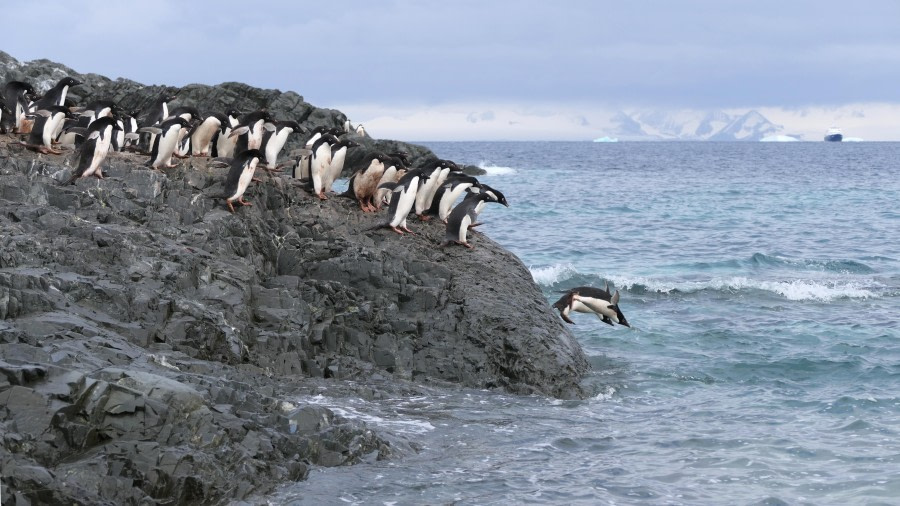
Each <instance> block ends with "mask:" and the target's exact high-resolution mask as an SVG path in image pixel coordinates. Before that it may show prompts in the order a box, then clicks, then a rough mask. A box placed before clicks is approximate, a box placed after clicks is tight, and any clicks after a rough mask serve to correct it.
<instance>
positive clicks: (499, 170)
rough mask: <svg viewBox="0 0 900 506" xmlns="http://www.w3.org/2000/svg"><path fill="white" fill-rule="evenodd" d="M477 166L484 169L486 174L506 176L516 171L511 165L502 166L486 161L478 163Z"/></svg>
mask: <svg viewBox="0 0 900 506" xmlns="http://www.w3.org/2000/svg"><path fill="white" fill-rule="evenodd" d="M478 168H480V169H482V170H484V171H485V172H486V173H487V175H488V176H508V175H510V174H515V173H516V172H518V171H517V170H516V169H514V168H512V167H502V166H499V165H493V164H489V163H487V162H481V163H479V164H478Z"/></svg>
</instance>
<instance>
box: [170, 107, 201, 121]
mask: <svg viewBox="0 0 900 506" xmlns="http://www.w3.org/2000/svg"><path fill="white" fill-rule="evenodd" d="M181 115H187V116H189V118H185V119H187V120H188V121H194V120H197V119H200V111H199V110H197V108H196V107H191V106H189V105H183V106H181V107H176V108H174V109H172V110H171V111H169V117H173V116H181Z"/></svg>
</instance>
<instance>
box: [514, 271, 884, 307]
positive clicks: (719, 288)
mask: <svg viewBox="0 0 900 506" xmlns="http://www.w3.org/2000/svg"><path fill="white" fill-rule="evenodd" d="M530 271H531V276H532V278H534V281H535V282H536V283H538V284H539V285H541V286H542V287H544V288H549V289H553V290H565V289H568V288H571V287H574V286H583V285H591V286H603V284H604V283H606V282H607V281H609V283H610V285H611V286H614V287H615V288H617V289H619V290H625V291H628V292H630V293H632V294H635V295H643V294H660V295H668V294H695V293H701V292H724V293H730V294H736V293H742V292H748V291H754V290H758V291H763V292H769V293H773V294H776V295H778V296H780V297H783V298H785V299H787V300H792V301H820V302H829V301H834V300H840V299H869V298H880V297H884V296H889V295H890V293H889V292H890V290H888V288H887V287H885V286H884V285H882V284H881V283H879V282H878V281H875V280H873V279H862V280H835V279H830V280H829V279H823V280H814V279H784V280H778V279H776V280H769V279H754V278H750V277H747V276H722V277H713V278H709V279H703V280H683V279H664V278H655V277H649V276H617V275H609V276H601V275H597V274H585V273H581V272H578V270H577V269H576V268H575V266H574V265H572V264H571V263H563V264H554V265H549V266H540V267H531V268H530Z"/></svg>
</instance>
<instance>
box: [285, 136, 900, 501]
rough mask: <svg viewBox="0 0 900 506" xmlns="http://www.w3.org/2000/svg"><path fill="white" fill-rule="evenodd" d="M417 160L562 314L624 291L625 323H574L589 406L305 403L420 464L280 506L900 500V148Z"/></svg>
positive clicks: (489, 147)
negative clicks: (587, 366) (473, 193)
mask: <svg viewBox="0 0 900 506" xmlns="http://www.w3.org/2000/svg"><path fill="white" fill-rule="evenodd" d="M423 144H425V145H427V146H428V147H430V148H431V149H432V150H434V152H435V153H436V154H437V155H438V156H441V157H443V158H449V159H452V160H454V161H457V162H458V163H466V164H473V165H479V166H481V167H483V168H485V169H486V170H487V172H488V173H487V175H485V176H481V177H480V179H481V180H482V181H484V182H487V183H488V184H490V185H491V186H493V187H495V188H498V189H499V190H501V191H502V192H504V194H505V195H506V197H507V199H508V200H509V202H510V206H511V207H510V208H508V209H507V208H504V207H502V206H499V205H495V206H490V205H489V206H488V207H487V208H486V210H485V211H484V213H483V214H482V215H481V221H483V222H484V223H485V224H484V225H483V226H482V227H480V229H479V230H480V231H481V232H482V233H485V234H487V235H488V236H489V237H491V238H492V239H494V240H496V241H498V242H499V243H501V244H502V245H504V246H505V247H506V248H508V249H509V250H511V251H513V252H514V253H516V254H517V255H518V256H519V257H520V258H521V259H522V260H523V262H524V263H525V264H526V265H528V266H529V268H530V270H531V273H532V275H533V277H534V279H535V281H536V282H537V283H538V284H539V285H540V287H541V288H542V289H543V292H544V295H545V297H546V299H547V301H548V304H550V303H552V302H553V301H554V300H556V299H557V298H558V297H559V293H558V291H560V290H565V289H567V288H570V287H574V286H580V285H593V286H601V287H602V286H604V285H605V284H606V283H607V282H609V284H610V286H611V287H613V288H614V289H617V290H619V291H620V293H621V299H620V302H619V306H620V308H621V309H622V311H623V313H624V314H625V316H626V317H627V318H628V321H629V322H630V323H631V325H632V328H626V327H622V326H616V327H611V326H608V325H606V324H604V323H602V322H601V321H600V320H599V319H598V318H596V317H594V316H590V315H585V314H574V316H573V320H574V321H575V322H576V325H573V326H571V330H572V332H573V333H574V334H575V336H576V337H577V339H578V341H579V342H580V343H581V346H582V347H583V348H584V350H585V352H586V354H587V355H588V356H589V357H590V361H591V363H592V365H593V371H592V372H591V373H590V375H589V377H588V378H587V379H586V383H587V384H588V385H589V386H590V388H591V392H592V395H591V397H589V398H587V399H584V400H557V399H550V398H544V397H538V396H515V395H508V394H504V393H500V392H494V391H481V390H471V389H450V390H447V389H426V390H425V391H426V392H430V393H427V394H424V395H416V396H415V397H405V396H398V397H396V398H389V399H381V400H364V399H347V398H342V399H333V398H329V397H327V396H317V397H314V398H307V399H300V400H298V401H299V402H313V403H318V404H322V405H326V406H329V407H331V408H333V409H334V410H335V411H336V412H338V413H339V414H341V415H343V416H347V417H357V418H361V419H363V420H365V421H366V422H367V423H369V424H370V425H371V426H372V427H373V428H374V429H375V430H377V431H378V432H379V433H384V434H388V435H390V436H391V437H395V438H397V440H402V441H409V442H411V443H413V444H415V445H417V446H418V447H419V448H420V450H419V451H418V452H415V453H411V454H409V455H406V456H405V457H403V458H399V459H389V460H384V461H375V460H374V459H373V460H372V461H370V462H366V463H362V464H359V465H355V466H349V467H341V468H332V469H321V468H316V469H314V470H313V471H312V473H311V476H310V479H309V480H308V481H305V482H301V483H296V484H290V485H287V486H285V487H284V488H283V489H282V490H280V491H279V492H278V493H277V494H276V495H275V496H273V498H272V502H273V503H278V504H310V505H312V504H317V505H318V504H385V505H395V504H396V505H401V504H673V505H675V504H686V505H695V504H710V505H722V504H772V505H774V504H835V505H854V504H860V505H862V504H865V505H872V504H900V325H898V319H900V303H898V302H900V143H825V142H809V143H784V144H780V143H713V142H693V143H688V142H673V143H624V142H623V143H591V142H577V143H576V142H572V143H568V142H472V143H466V142H453V143H437V142H430V143H423ZM478 240H479V237H478V236H475V237H474V238H472V243H473V244H474V245H475V246H476V247H477V245H478Z"/></svg>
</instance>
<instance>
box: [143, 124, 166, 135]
mask: <svg viewBox="0 0 900 506" xmlns="http://www.w3.org/2000/svg"><path fill="white" fill-rule="evenodd" d="M138 133H143V134H156V135H159V134H161V133H162V128H157V127H152V126H148V127H141V128H138Z"/></svg>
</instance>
